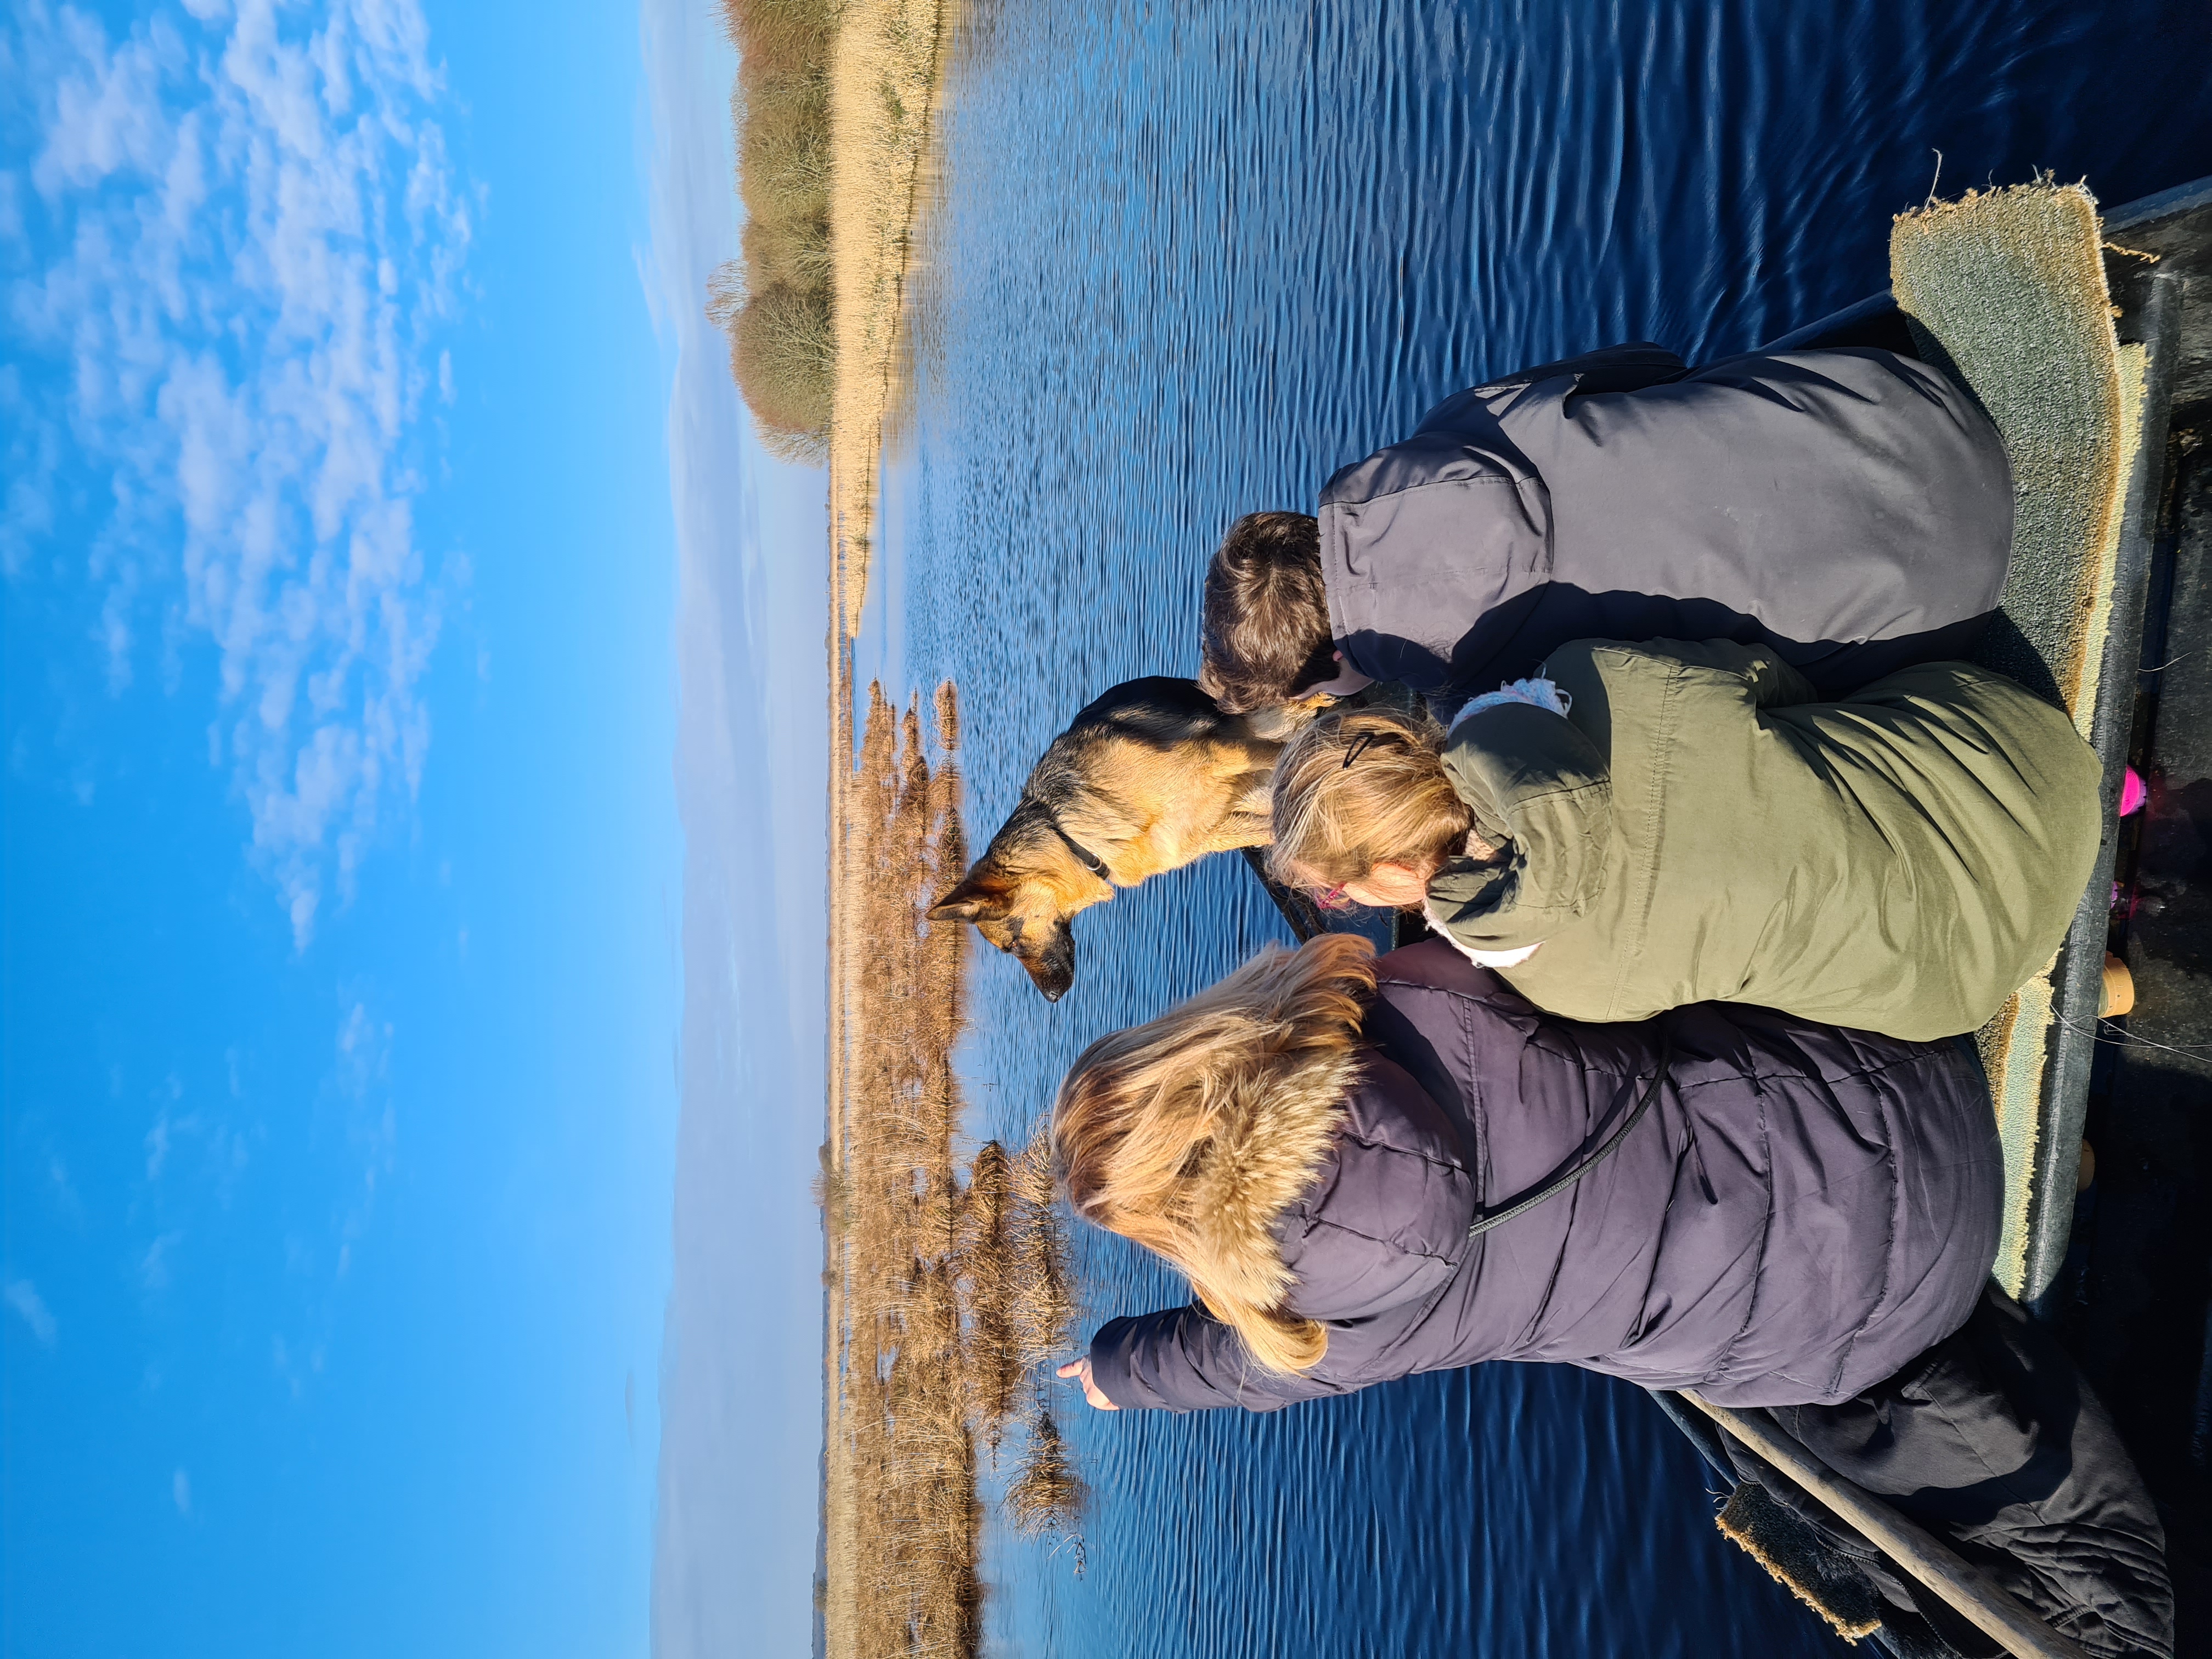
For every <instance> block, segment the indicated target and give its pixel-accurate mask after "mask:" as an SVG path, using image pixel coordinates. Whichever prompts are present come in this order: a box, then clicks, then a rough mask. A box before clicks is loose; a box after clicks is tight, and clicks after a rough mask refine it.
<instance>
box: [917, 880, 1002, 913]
mask: <svg viewBox="0 0 2212 1659" xmlns="http://www.w3.org/2000/svg"><path fill="white" fill-rule="evenodd" d="M1005 914H1006V896H1005V895H1004V894H1003V893H1000V892H999V891H998V890H995V889H994V888H990V887H987V886H985V885H984V884H982V883H981V882H980V881H978V880H976V879H975V877H973V876H969V877H968V878H966V879H965V880H963V882H962V883H961V884H959V885H958V886H957V887H956V888H954V889H953V890H951V892H949V893H947V894H946V895H945V896H944V897H943V898H941V899H939V900H938V901H937V902H936V903H934V904H933V905H931V906H930V907H929V919H930V920H931V921H981V919H982V918H983V917H985V916H995V915H1005Z"/></svg>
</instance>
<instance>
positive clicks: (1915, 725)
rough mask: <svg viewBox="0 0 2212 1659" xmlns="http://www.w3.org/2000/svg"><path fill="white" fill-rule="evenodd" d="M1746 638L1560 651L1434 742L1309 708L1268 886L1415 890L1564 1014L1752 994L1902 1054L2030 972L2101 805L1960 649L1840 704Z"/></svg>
mask: <svg viewBox="0 0 2212 1659" xmlns="http://www.w3.org/2000/svg"><path fill="white" fill-rule="evenodd" d="M1813 697H1814V693H1813V690H1812V688H1811V687H1810V686H1809V685H1808V684H1807V683H1806V682H1805V680H1804V678H1802V676H1801V675H1799V674H1798V673H1797V671H1796V670H1795V669H1793V668H1791V667H1790V666H1789V665H1787V664H1785V663H1784V662H1783V661H1782V660H1781V659H1779V658H1778V656H1776V655H1775V654H1774V653H1772V652H1771V651H1770V650H1767V649H1765V648H1764V647H1755V646H1744V645H1736V644H1732V643H1729V642H1728V641H1707V642H1705V643H1702V644H1687V643H1683V642H1680V641H1649V642H1647V643H1644V644H1641V645H1632V644H1626V643H1622V642H1620V641H1607V640H1583V641H1576V642H1575V643H1573V644H1571V645H1568V646H1565V647H1561V648H1560V649H1559V650H1558V651H1556V652H1554V653H1553V654H1552V657H1551V659H1550V660H1549V662H1548V663H1547V664H1546V665H1545V666H1544V668H1543V670H1542V671H1541V678H1534V679H1530V680H1524V681H1520V682H1517V683H1516V684H1515V685H1513V686H1510V687H1506V688H1504V689H1503V690H1499V691H1497V692H1493V693H1490V694H1488V695H1487V696H1482V697H1479V698H1477V699H1475V701H1474V702H1471V703H1469V704H1468V707H1467V708H1466V709H1465V710H1463V711H1462V714H1461V716H1460V718H1459V719H1458V720H1456V721H1455V723H1454V725H1453V726H1452V728H1451V731H1450V732H1449V736H1448V737H1447V735H1446V734H1445V733H1444V732H1442V730H1441V729H1440V728H1438V727H1437V726H1436V724H1435V722H1434V721H1432V720H1427V719H1426V717H1425V716H1421V715H1415V714H1402V713H1400V712H1399V711H1396V710H1394V709H1388V708H1366V709H1357V710H1351V711H1347V712H1346V713H1343V714H1334V715H1325V716H1323V717H1322V719H1320V720H1316V722H1315V723H1314V724H1313V725H1311V726H1309V727H1307V728H1306V730H1305V731H1304V732H1301V733H1300V734H1299V735H1298V736H1297V738H1294V739H1293V740H1292V742H1291V744H1290V746H1289V747H1288V748H1287V749H1285V751H1284V754H1283V757H1282V759H1281V761H1280V762H1279V764H1278V767H1277V769H1276V774H1275V801H1274V823H1273V829H1274V848H1273V853H1272V854H1271V859H1272V862H1273V866H1274V868H1275V870H1276V872H1278V874H1279V875H1280V876H1281V878H1283V879H1284V880H1285V881H1288V882H1291V883H1293V884H1298V885H1303V886H1307V887H1310V888H1315V889H1318V890H1321V892H1320V896H1321V898H1322V901H1323V902H1341V900H1342V899H1345V898H1350V899H1356V900H1358V901H1359V902H1363V903H1370V904H1382V905H1397V906H1411V905H1413V904H1416V903H1419V904H1422V905H1423V907H1424V908H1425V911H1426V913H1427V915H1428V918H1429V921H1430V923H1431V925H1432V926H1433V927H1435V928H1436V929H1437V931H1438V932H1439V933H1443V935H1444V936H1445V937H1446V938H1448V939H1450V940H1451V941H1452V942H1453V943H1454V944H1455V945H1457V946H1458V947H1459V948H1460V949H1461V950H1462V951H1465V952H1466V953H1467V954H1468V956H1469V957H1473V958H1474V961H1476V962H1477V963H1481V964H1483V965H1484V966H1486V967H1491V968H1494V969H1497V970H1498V973H1500V974H1501V975H1503V976H1504V978H1505V979H1506V980H1508V981H1510V983H1511V984H1512V986H1513V987H1514V989H1516V991H1518V992H1520V993H1521V994H1522V995H1523V996H1525V997H1527V998H1528V1000H1530V1001H1532V1002H1534V1003H1536V1004H1538V1005H1539V1006H1542V1007H1544V1008H1547V1009H1549V1010H1551V1011H1552V1012H1555V1013H1559V1014H1562V1015H1565V1016H1566V1017H1567V1018H1573V1019H1585V1020H1632V1019H1642V1018H1646V1017H1648V1016H1650V1015H1651V1014H1655V1013H1657V1012H1662V1010H1665V1009H1668V1008H1674V1007H1678V1006H1682V1005H1684V1004H1686V1003H1692V1002H1702V1001H1706V1000H1717V1001H1723V1002H1751V1003H1758V1004H1761V1005H1763V1006H1766V1007H1770V1008H1776V1009H1780V1010H1782V1011H1783V1012H1787V1013H1791V1014H1796V1015H1799V1016H1801V1017H1803V1018H1808V1019H1816V1020H1822V1021H1826V1022H1829V1023H1832V1024H1838V1025H1847V1026H1856V1027H1858V1028H1860V1029H1862V1030H1874V1031H1881V1032H1884V1033H1887V1035H1889V1036H1896V1037H1903V1038H1907V1039H1912V1040H1920V1041H1928V1040H1933V1039H1935V1038H1938V1037H1944V1036H1954V1035H1955V1034H1958V1033H1960V1032H1964V1031H1971V1030H1974V1029H1975V1028H1976V1027H1978V1026H1979V1025H1981V1024H1983V1023H1984V1021H1986V1020H1987V1019H1988V1018H1990V1016H1991V1015H1992V1014H1994V1013H1996V1011H1997V1010H1998V1009H1999V1008H2000V1007H2002V1006H2003V1003H2004V1001H2005V999H2006V998H2007V997H2008V996H2009V995H2011V994H2012V993H2013V992H2014V991H2015V989H2017V988H2018V987H2019V986H2020V985H2021V983H2022V982H2023V981H2026V980H2027V979H2028V978H2029V977H2031V976H2032V975H2034V974H2035V973H2036V972H2037V971H2038V970H2039V969H2041V968H2042V967H2043V966H2044V965H2045V963H2047V962H2049V961H2050V960H2051V956H2052V955H2053V953H2054V952H2055V951H2057V948H2058V945H2059V943H2060V941H2061V940H2062V939H2063V938H2064V936H2065V933H2066V930H2067V927H2068V925H2069V922H2070V921H2072V919H2073V915H2074V912H2075V907H2076V905H2078V904H2079V903H2080V902H2081V896H2082V893H2083V890H2084V889H2085V887H2086V885H2087V881H2088V878H2089V870H2090V866H2091V865H2092V863H2093V860H2094V858H2095V855H2096V852H2097V843H2098V836H2099V831H2100V824H2101V820H2102V803H2101V798H2100V792H2099V780H2100V767H2099V763H2098V760H2097V757H2096V754H2095V752H2094V751H2093V750H2091V749H2090V747H2089V746H2088V744H2086V743H2084V742H2083V741H2082V740H2081V738H2080V737H2079V736H2078V735H2077V734H2076V733H2075V730H2074V726H2073V722H2072V721H2071V720H2069V719H2068V717H2067V716H2066V714H2064V713H2063V711H2061V710H2059V709H2057V708H2053V707H2052V706H2051V704H2049V703H2047V702H2044V701H2043V700H2042V699H2041V698H2039V697H2037V696H2034V695H2033V694H2032V693H2030V692H2029V691H2027V690H2025V689H2024V688H2022V687H2021V686H2020V685H2018V684H2015V682H2013V681H2011V680H2009V679H2007V678H2004V677H2002V675H1998V674H1994V673H1991V672H1990V671H1987V670H1985V669H1980V668H1976V667H1973V666H1972V665H1968V664H1966V663H1931V664H1927V665H1922V666H1920V667H1917V668H1912V669H1909V670H1907V671H1904V672H1902V673H1898V674H1893V675H1891V676H1890V677H1888V678H1886V679H1881V680H1877V681H1875V683H1874V684H1871V685H1869V686H1867V687H1866V688H1864V689H1863V690H1860V691H1858V692H1857V693H1856V694H1854V695H1853V696H1850V697H1848V698H1845V699H1843V700H1841V701H1839V702H1814V701H1813Z"/></svg>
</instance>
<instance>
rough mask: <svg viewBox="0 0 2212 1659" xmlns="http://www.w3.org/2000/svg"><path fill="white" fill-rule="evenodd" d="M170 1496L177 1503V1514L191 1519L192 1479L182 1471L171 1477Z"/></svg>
mask: <svg viewBox="0 0 2212 1659" xmlns="http://www.w3.org/2000/svg"><path fill="white" fill-rule="evenodd" d="M169 1496H170V1498H172V1499H173V1501H174V1502H175V1504H176V1506H177V1513H178V1514H179V1515H181V1516H186V1517H187V1518H189V1517H190V1516H191V1512H192V1478H191V1476H190V1475H189V1474H185V1472H184V1471H183V1470H182V1469H179V1470H178V1471H176V1473H175V1474H172V1475H171V1476H170V1477H169Z"/></svg>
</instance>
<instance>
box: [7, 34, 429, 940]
mask: <svg viewBox="0 0 2212 1659" xmlns="http://www.w3.org/2000/svg"><path fill="white" fill-rule="evenodd" d="M13 11H14V13H15V16H14V21H12V22H11V23H9V24H7V25H4V26H0V76H4V77H5V79H6V81H7V82H8V83H9V85H11V86H13V87H15V88H17V91H16V93H15V96H14V97H12V98H10V99H9V100H8V104H9V106H10V110H11V111H12V113H9V114H4V115H0V130H4V131H5V132H6V137H7V140H8V142H7V143H6V144H5V146H4V148H5V149H6V150H7V151H8V152H9V153H13V154H15V155H24V156H27V157H29V158H30V160H29V163H28V166H27V167H26V168H24V169H22V170H21V171H20V172H12V173H0V219H4V220H5V221H6V222H7V223H8V225H9V230H10V233H11V234H10V235H9V237H8V239H7V240H8V241H9V244H10V246H12V247H13V249H14V250H15V251H14V252H13V254H12V255H11V256H10V257H9V261H8V263H9V267H10V269H9V278H10V280H9V284H8V291H7V315H8V319H9V325H10V330H11V332H12V333H13V334H14V335H15V339H16V348H17V349H16V350H15V351H14V352H11V356H22V355H23V354H24V352H25V351H26V350H27V352H28V353H29V354H31V355H32V356H33V357H34V358H35V359H36V363H35V365H34V366H33V372H39V373H44V374H46V375H47V376H48V377H49V379H50V380H52V387H51V391H52V395H51V396H41V395H38V394H37V393H36V392H34V391H33V388H32V387H30V386H27V385H26V384H25V377H24V376H23V375H21V374H16V373H15V372H14V371H13V370H12V369H11V371H10V372H9V374H5V375H0V406H4V411H3V412H4V415H5V417H6V418H5V422H4V423H5V425H6V426H7V428H9V431H8V435H7V437H6V438H5V439H4V440H0V443H4V444H5V446H6V447H7V449H8V451H9V455H8V460H9V477H10V479H11V483H10V484H9V490H8V494H7V495H6V497H5V499H4V500H0V564H4V568H5V569H6V570H7V572H8V573H9V576H10V578H11V579H12V580H26V579H30V578H33V577H35V576H36V575H37V574H39V573H40V572H41V571H42V570H50V571H52V573H54V574H58V575H67V574H70V569H71V567H72V565H74V566H75V567H76V574H81V575H83V576H87V577H88V578H89V579H90V580H91V581H92V583H93V584H94V592H95V593H96V596H97V615H96V619H94V621H93V623H92V631H93V635H94V642H95V645H96V648H97V651H98V653H99V656H100V660H101V663H102V665H103V666H104V670H105V672H106V679H107V683H108V684H109V686H110V687H111V688H112V690H115V691H117V692H118V693H119V692H121V691H122V690H124V689H125V688H126V687H128V686H129V685H131V684H132V682H133V681H134V680H135V679H136V678H137V677H138V676H139V675H140V674H141V672H142V671H143V669H144V667H145V666H146V665H147V664H148V662H149V659H150V660H151V661H152V662H154V663H155V665H157V666H159V667H160V668H161V678H162V680H163V682H164V684H167V685H169V686H172V687H173V686H174V685H176V684H179V682H180V680H181V675H180V673H179V667H178V665H179V660H180V658H181V654H184V653H190V652H191V651H192V650H195V649H197V650H202V651H208V652H210V653H211V654H212V658H213V660H214V664H215V666H216V678H217V684H219V687H220V692H219V696H220V706H219V708H218V709H217V710H216V714H215V718H214V721H213V724H212V725H211V726H210V753H211V754H212V755H213V756H214V757H216V761H217V763H218V764H220V765H222V766H223V767H225V768H226V769H228V773H229V775H230V777H231V779H232V781H233V782H234V787H236V789H237V791H238V793H239V794H240V798H241V799H242V800H243V801H244V804H245V805H246V809H247V811H248V814H249V816H250V818H251V822H252V841H251V849H252V858H253V860H254V861H255V862H256V863H257V864H258V866H260V867H261V868H262V869H264V871H265V872H267V874H268V875H269V877H270V879H271V880H272V881H273V882H274V883H275V884H276V889H277V890H278V893H279V895H280V896H281V898H282V900H283V904H284V906H285V908H286V909H287V911H288V913H289V917H290V921H291V925H292V929H293V933H294V937H295V940H296V942H297V943H298V944H299V945H300V946H301V948H305V946H306V945H307V942H308V940H309V939H310V938H311V936H312V934H313V929H314V926H315V921H316V918H317V915H318V914H319V910H320V909H321V908H322V907H323V905H324V903H325V899H326V897H328V896H331V895H332V894H335V895H336V896H337V898H338V899H339V900H340V901H341V902H342V901H343V899H344V898H346V897H347V896H349V895H350V892H351V890H352V885H353V881H354V876H355V872H356V868H357V866H358V865H359V863H360V860H361V859H362V856H363V854H364V853H365V852H366V851H367V850H368V848H369V847H370V846H371V845H372V844H373V842H374V840H375V838H376V836H377V835H378V832H379V830H380V827H383V826H384V825H385V823H386V820H387V819H388V818H389V817H391V816H392V814H393V813H394V812H395V811H404V810H405V809H406V808H408V807H409V806H410V805H411V802H412V799H413V797H414V795H415V793H416V789H417V787H418V785H419V781H420V779H421V775H422V764H423V757H424V754H425V752H426V750H427V748H428V744H429V739H430V713H429V709H428V707H427V706H426V704H425V702H424V699H423V696H422V690H423V687H422V682H423V677H424V674H425V672H426V670H427V665H428V660H429V657H430V653H431V649H432V647H433V646H434V645H435V641H436V640H437V636H438V631H439V622H440V593H439V585H438V582H437V580H435V579H434V578H433V577H432V576H431V575H430V574H428V573H427V572H426V568H425V562H424V559H423V556H422V549H421V548H420V546H419V545H418V541H417V537H416V528H415V523H414V513H413V502H414V498H415V497H416V494H417V493H418V491H419V489H420V488H421V478H422V471H423V463H422V459H421V455H420V452H421V451H422V447H423V437H422V432H421V430H420V428H421V422H420V421H419V420H418V413H419V410H420V408H421V405H422V402H423V400H424V398H425V397H426V396H434V397H439V398H447V399H450V398H451V397H452V396H453V385H452V371H451V368H450V365H449V364H448V363H447V362H446V361H445V360H444V358H443V356H442V354H441V350H440V349H439V347H438V345H437V343H436V334H437V331H438V329H439V326H440V325H441V320H442V319H444V318H445V317H446V316H447V314H448V313H449V311H450V309H451V307H452V305H453V300H454V296H455V294H456V291H457V287H458V283H459V271H460V267H461V264H462V260H463V258H464V256H465V252H466V250H467V247H468V245H469V240H470V234H471V210H470V201H469V197H468V192H467V191H466V190H465V187H464V185H463V184H462V183H461V181H460V180H459V178H458V176H457V174H456V172H455V169H454V168H453V165H452V164H451V163H450V161H448V159H447V155H446V149H445V143H444V137H443V134H442V131H441V128H440V126H439V125H438V123H437V121H436V120H435V119H434V118H433V116H434V113H435V110H436V108H437V106H438V104H439V101H440V99H441V95H442V87H441V81H440V75H439V70H438V69H437V67H436V65H435V64H434V63H433V61H432V59H431V58H430V56H429V48H428V28H427V26H426V25H425V24H424V22H423V20H422V14H421V11H420V9H418V7H417V5H416V3H415V0H332V3H331V4H330V5H329V6H328V7H327V9H325V10H324V12H323V13H322V15H321V17H320V20H319V21H307V20H306V19H303V17H302V15H301V13H300V12H299V10H298V9H295V8H292V7H289V6H283V5H281V4H279V3H277V0H237V3H236V4H230V3H226V0H185V7H184V9H174V8H169V7H165V8H161V9H157V10H155V13H154V14H153V15H152V16H151V17H150V18H149V19H147V20H145V21H141V22H139V23H137V25H135V26H134V27H131V30H130V31H129V33H127V34H125V35H122V36H120V37H116V36H111V35H110V33H108V31H107V29H106V26H105V25H104V24H103V23H102V22H101V21H99V20H98V19H96V18H94V17H93V16H91V15H88V14H86V13H83V12H80V11H78V10H76V9H75V8H73V7H70V6H68V5H60V6H57V5H53V4H51V3H48V0H28V3H25V4H21V5H20V6H18V7H16V8H13ZM64 500H68V501H95V502H98V503H100V506H99V507H98V508H97V509H96V513H95V521H94V523H92V524H90V525H84V524H81V523H76V522H69V523H65V524H64V523H62V522H59V520H61V519H62V518H63V517H64V516H65V513H64V509H63V508H62V507H59V506H58V503H59V502H61V501H64ZM69 510H70V511H74V510H76V509H69ZM49 555H51V557H52V563H51V564H46V563H45V562H44V561H45V560H46V558H47V557H48V556H49Z"/></svg>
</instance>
